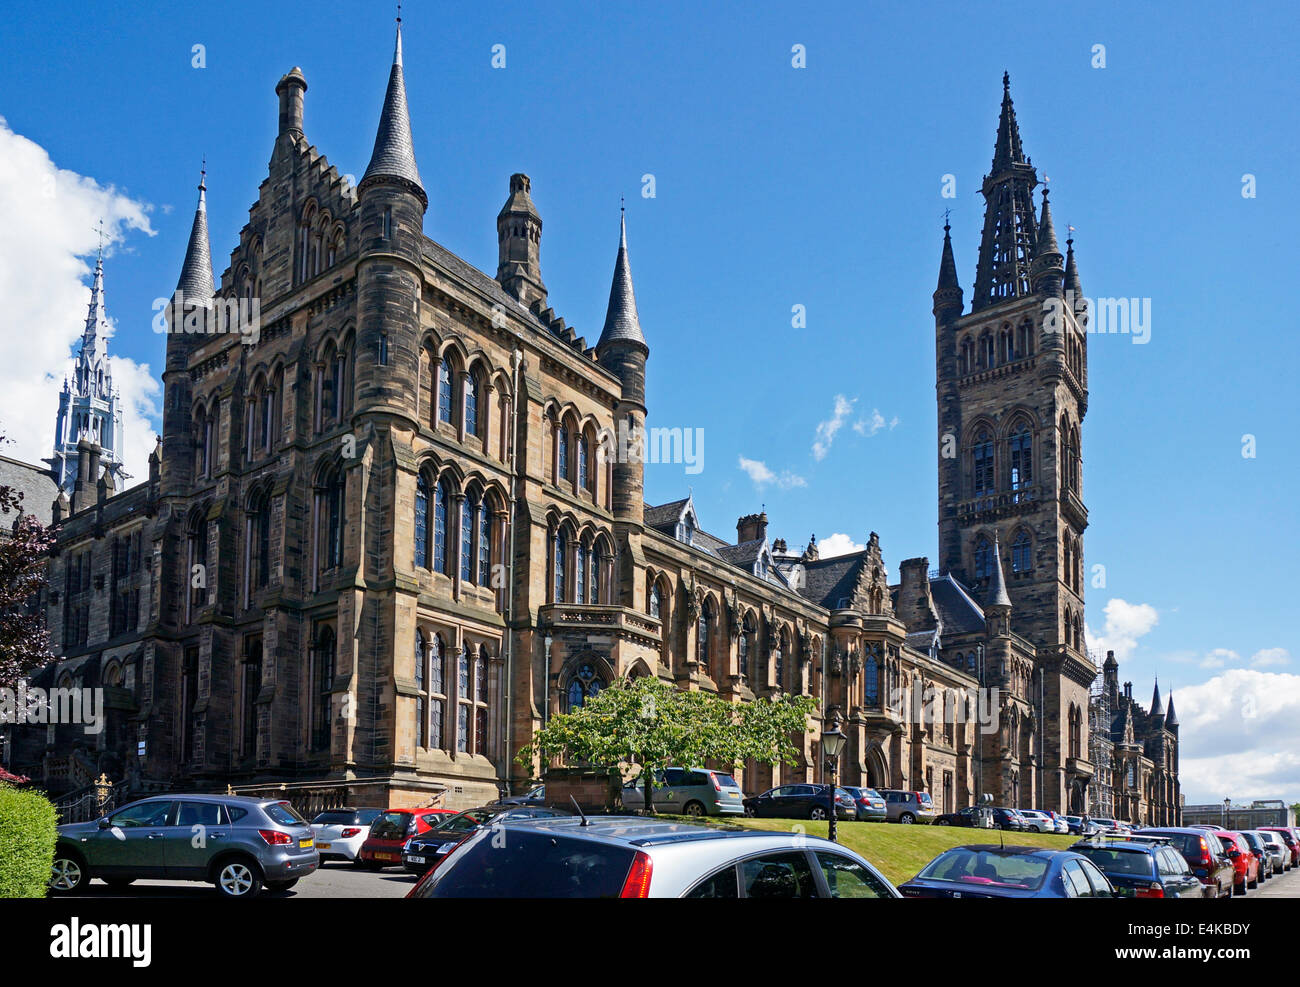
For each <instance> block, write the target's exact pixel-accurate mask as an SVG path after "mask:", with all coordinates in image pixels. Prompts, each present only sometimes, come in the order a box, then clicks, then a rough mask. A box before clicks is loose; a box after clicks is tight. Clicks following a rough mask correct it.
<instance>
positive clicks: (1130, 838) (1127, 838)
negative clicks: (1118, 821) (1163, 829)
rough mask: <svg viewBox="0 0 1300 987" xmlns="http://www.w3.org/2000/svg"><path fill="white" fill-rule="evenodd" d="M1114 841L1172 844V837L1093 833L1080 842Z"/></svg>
mask: <svg viewBox="0 0 1300 987" xmlns="http://www.w3.org/2000/svg"><path fill="white" fill-rule="evenodd" d="M1106 841H1113V842H1115V843H1156V844H1161V843H1172V842H1173V837H1171V836H1143V835H1141V834H1139V833H1093V834H1092V835H1091V836H1089V837H1088V838H1087V839H1084V840H1080V841H1079V842H1080V843H1092V842H1096V843H1102V842H1106Z"/></svg>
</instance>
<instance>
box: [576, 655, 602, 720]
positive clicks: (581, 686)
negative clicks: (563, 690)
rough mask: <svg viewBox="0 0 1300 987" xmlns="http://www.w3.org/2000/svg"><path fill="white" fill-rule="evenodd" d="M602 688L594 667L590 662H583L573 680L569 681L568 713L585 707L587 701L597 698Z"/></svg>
mask: <svg viewBox="0 0 1300 987" xmlns="http://www.w3.org/2000/svg"><path fill="white" fill-rule="evenodd" d="M604 687H605V684H604V683H603V682H602V681H601V680H600V676H599V675H597V674H596V669H595V666H593V665H592V664H591V663H590V662H583V663H582V664H581V665H579V666H578V668H577V670H576V671H575V672H574V673H573V678H571V679H570V680H569V689H568V700H569V711H570V712H572V711H573V710H575V709H577V708H578V707H580V706H584V705H586V703H587V700H589V699H592V698H593V697H595V696H597V695H598V694H599V693H600V690H601V689H603V688H604Z"/></svg>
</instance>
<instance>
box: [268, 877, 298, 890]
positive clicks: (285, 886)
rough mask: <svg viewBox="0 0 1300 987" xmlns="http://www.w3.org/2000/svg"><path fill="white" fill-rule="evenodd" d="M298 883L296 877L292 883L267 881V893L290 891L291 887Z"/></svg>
mask: <svg viewBox="0 0 1300 987" xmlns="http://www.w3.org/2000/svg"><path fill="white" fill-rule="evenodd" d="M297 883H298V878H296V877H295V878H294V879H293V880H292V881H267V882H266V890H267V891H288V890H289V889H290V888H291V887H293V886H294V885H295V884H297Z"/></svg>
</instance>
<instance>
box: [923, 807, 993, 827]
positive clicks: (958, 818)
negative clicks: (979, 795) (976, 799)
mask: <svg viewBox="0 0 1300 987" xmlns="http://www.w3.org/2000/svg"><path fill="white" fill-rule="evenodd" d="M980 808H981V806H975V805H968V806H967V807H966V808H964V809H958V810H957V811H956V812H945V813H943V814H942V815H938V816H935V817H934V823H933V825H935V826H966V827H968V828H971V829H976V828H978V825H979V824H978V819H979V817H978V816H977V815H976V813H977V812H979V811H980ZM989 812H990V813H993V810H992V809H990V810H989ZM996 819H997V817H996V815H994V825H995V826H996V825H997V822H996Z"/></svg>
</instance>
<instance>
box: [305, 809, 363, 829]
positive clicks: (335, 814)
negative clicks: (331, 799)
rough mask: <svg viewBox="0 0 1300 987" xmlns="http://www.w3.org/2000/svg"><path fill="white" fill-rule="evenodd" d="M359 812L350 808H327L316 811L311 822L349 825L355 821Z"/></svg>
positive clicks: (328, 824) (323, 824)
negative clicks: (323, 810)
mask: <svg viewBox="0 0 1300 987" xmlns="http://www.w3.org/2000/svg"><path fill="white" fill-rule="evenodd" d="M358 815H359V813H356V812H353V811H352V810H351V809H328V810H326V811H325V812H318V813H316V817H315V818H314V819H312V822H314V823H316V824H317V825H319V826H351V825H353V824H354V823H356V822H357V816H358Z"/></svg>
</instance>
